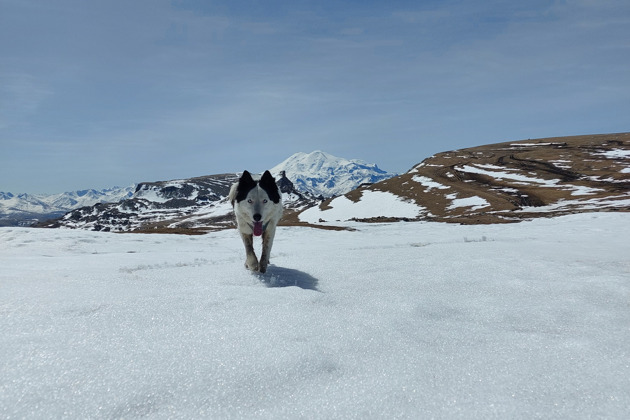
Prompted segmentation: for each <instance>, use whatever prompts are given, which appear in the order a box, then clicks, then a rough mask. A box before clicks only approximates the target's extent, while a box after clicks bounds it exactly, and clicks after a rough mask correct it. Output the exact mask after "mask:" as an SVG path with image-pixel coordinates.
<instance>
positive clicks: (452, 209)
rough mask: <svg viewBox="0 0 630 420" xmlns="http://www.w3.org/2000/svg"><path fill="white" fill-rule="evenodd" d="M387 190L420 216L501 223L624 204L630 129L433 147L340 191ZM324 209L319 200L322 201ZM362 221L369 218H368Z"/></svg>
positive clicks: (628, 198) (628, 192)
mask: <svg viewBox="0 0 630 420" xmlns="http://www.w3.org/2000/svg"><path fill="white" fill-rule="evenodd" d="M366 190H372V191H386V192H391V193H393V194H395V195H397V196H399V197H401V198H402V199H404V200H410V201H413V202H415V203H417V204H418V205H419V206H421V207H422V208H424V211H423V212H422V214H421V215H420V216H419V219H425V220H436V221H444V222H458V223H500V222H510V221H518V220H522V219H527V218H532V217H540V216H550V215H561V214H568V213H575V212H582V211H630V133H620V134H603V135H587V136H575V137H558V138H546V139H537V140H523V141H515V142H506V143H498V144H491V145H487V146H480V147H473V148H469V149H461V150H454V151H451V152H445V153H439V154H437V155H435V156H432V157H430V158H428V159H425V160H424V161H423V162H422V163H420V164H418V165H416V166H415V167H414V168H413V169H412V170H410V171H409V172H407V173H405V174H403V175H400V176H397V177H394V178H391V179H388V180H386V181H382V182H379V183H377V184H374V185H371V186H366V187H362V188H359V189H357V190H355V191H352V192H350V193H348V194H347V195H346V197H347V198H349V199H350V200H352V201H354V202H358V201H359V200H360V199H361V196H362V194H363V192H364V191H366ZM322 209H323V208H322ZM366 221H367V220H366Z"/></svg>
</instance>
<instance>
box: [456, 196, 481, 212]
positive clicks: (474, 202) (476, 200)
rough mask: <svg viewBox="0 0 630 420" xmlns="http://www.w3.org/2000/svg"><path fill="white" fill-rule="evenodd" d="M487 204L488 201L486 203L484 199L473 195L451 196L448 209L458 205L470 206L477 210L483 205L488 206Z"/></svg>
mask: <svg viewBox="0 0 630 420" xmlns="http://www.w3.org/2000/svg"><path fill="white" fill-rule="evenodd" d="M447 197H448V196H447ZM489 205H490V203H488V202H487V201H486V200H485V199H483V198H481V197H479V196H476V195H474V196H472V197H466V198H453V201H452V202H451V204H450V205H449V206H448V209H449V210H452V209H455V208H458V207H472V209H473V210H479V209H482V208H484V207H488V206H489Z"/></svg>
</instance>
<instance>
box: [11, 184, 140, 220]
mask: <svg viewBox="0 0 630 420" xmlns="http://www.w3.org/2000/svg"><path fill="white" fill-rule="evenodd" d="M134 190H135V185H132V186H129V187H113V188H105V189H102V190H94V189H87V190H80V191H71V192H64V193H60V194H17V195H14V194H12V193H10V192H0V226H2V225H31V224H33V223H36V222H37V221H40V220H46V219H50V218H54V217H59V216H61V215H63V214H65V213H67V212H68V211H71V210H74V209H77V208H80V207H85V206H92V205H94V204H96V203H109V202H118V201H120V200H123V199H125V198H129V197H131V196H132V195H133V192H134Z"/></svg>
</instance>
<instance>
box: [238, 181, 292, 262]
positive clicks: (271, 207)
mask: <svg viewBox="0 0 630 420" xmlns="http://www.w3.org/2000/svg"><path fill="white" fill-rule="evenodd" d="M228 198H229V200H230V202H231V203H232V207H233V208H234V216H235V218H236V225H237V228H238V231H239V232H240V234H241V238H242V239H243V244H244V245H245V253H246V260H245V267H246V268H247V269H249V270H251V271H254V272H260V273H264V272H266V271H267V266H268V265H269V254H270V253H271V247H272V245H273V238H274V236H275V235H276V226H277V225H278V222H279V221H280V219H281V218H282V195H281V194H280V189H279V188H278V185H277V184H276V180H275V178H274V177H273V176H272V175H271V173H270V172H269V171H265V173H264V174H263V175H262V176H261V177H253V176H252V175H251V174H250V173H249V172H247V171H243V174H242V175H241V177H240V179H239V180H238V182H236V183H234V184H233V185H232V187H231V188H230V193H229V195H228ZM254 236H262V254H261V256H260V261H259V260H258V258H257V257H256V253H255V252H254Z"/></svg>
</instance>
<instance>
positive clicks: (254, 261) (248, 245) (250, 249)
mask: <svg viewBox="0 0 630 420" xmlns="http://www.w3.org/2000/svg"><path fill="white" fill-rule="evenodd" d="M241 238H243V244H244V245H245V253H246V254H247V259H246V260H245V267H246V268H247V269H249V270H252V271H258V258H256V253H255V252H254V236H253V235H252V234H251V233H250V234H249V235H247V234H245V233H241Z"/></svg>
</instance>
